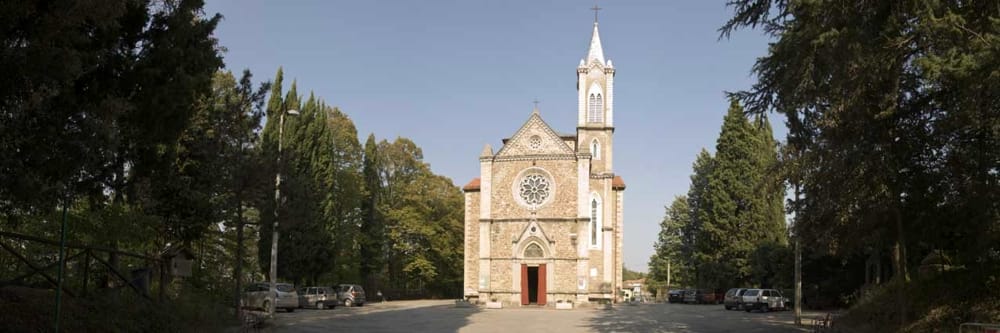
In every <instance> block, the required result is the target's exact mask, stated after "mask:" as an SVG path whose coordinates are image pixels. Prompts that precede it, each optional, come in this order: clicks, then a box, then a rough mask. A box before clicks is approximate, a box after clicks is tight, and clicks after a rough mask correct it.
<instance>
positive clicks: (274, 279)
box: [267, 110, 299, 316]
mask: <svg viewBox="0 0 1000 333" xmlns="http://www.w3.org/2000/svg"><path fill="white" fill-rule="evenodd" d="M286 113H287V114H289V115H293V116H297V115H299V111H298V110H287V111H285V112H282V113H281V115H280V116H278V119H279V120H278V171H277V174H276V175H275V177H274V226H273V230H272V234H271V292H270V295H271V297H274V298H273V299H272V301H271V306H269V307H268V309H267V311H268V312H269V313H270V314H271V315H272V316H273V315H274V312H275V309H276V308H277V306H278V297H277V296H278V212H279V211H280V210H281V136H282V135H283V134H284V131H285V114H286Z"/></svg>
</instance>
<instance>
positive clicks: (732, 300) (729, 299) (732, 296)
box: [723, 288, 747, 310]
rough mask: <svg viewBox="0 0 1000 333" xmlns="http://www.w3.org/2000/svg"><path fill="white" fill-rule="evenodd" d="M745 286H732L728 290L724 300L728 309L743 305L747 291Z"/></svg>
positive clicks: (738, 307)
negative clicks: (744, 294)
mask: <svg viewBox="0 0 1000 333" xmlns="http://www.w3.org/2000/svg"><path fill="white" fill-rule="evenodd" d="M746 291H747V289H745V288H732V289H729V291H726V296H725V298H724V300H723V304H724V307H725V308H726V310H731V309H737V310H739V309H740V308H742V307H743V293H744V292H746Z"/></svg>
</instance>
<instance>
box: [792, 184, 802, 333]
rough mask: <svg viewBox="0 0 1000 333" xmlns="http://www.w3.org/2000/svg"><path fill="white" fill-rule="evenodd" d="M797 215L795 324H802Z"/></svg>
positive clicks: (800, 248) (797, 199) (797, 196)
mask: <svg viewBox="0 0 1000 333" xmlns="http://www.w3.org/2000/svg"><path fill="white" fill-rule="evenodd" d="M795 202H799V185H798V184H795ZM798 224H799V216H798V214H796V215H795V225H794V226H793V228H792V230H795V325H796V326H798V325H802V247H801V245H800V244H799V238H800V237H799V231H798V230H797V229H798V228H797V227H798Z"/></svg>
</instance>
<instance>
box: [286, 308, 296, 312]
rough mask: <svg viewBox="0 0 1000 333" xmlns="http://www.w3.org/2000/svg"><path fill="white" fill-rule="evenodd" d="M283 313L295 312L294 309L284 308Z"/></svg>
mask: <svg viewBox="0 0 1000 333" xmlns="http://www.w3.org/2000/svg"><path fill="white" fill-rule="evenodd" d="M285 311H288V312H295V308H285Z"/></svg>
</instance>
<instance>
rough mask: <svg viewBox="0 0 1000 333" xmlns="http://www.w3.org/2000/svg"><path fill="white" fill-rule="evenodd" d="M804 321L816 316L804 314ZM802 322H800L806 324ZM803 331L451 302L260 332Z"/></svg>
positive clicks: (344, 311)
mask: <svg viewBox="0 0 1000 333" xmlns="http://www.w3.org/2000/svg"><path fill="white" fill-rule="evenodd" d="M803 315H804V318H809V317H811V316H818V315H819V314H816V313H807V314H803ZM810 322H811V321H810V320H808V319H806V320H804V323H807V324H808V323H810ZM348 331H349V332H366V333H369V332H510V331H517V332H543V331H547V332H557V333H569V332H601V333H603V332H691V333H696V332H735V331H740V332H741V333H755V332H761V333H763V332H804V331H807V330H806V329H804V328H796V327H794V325H792V312H791V311H784V312H770V313H757V312H753V313H746V312H743V311H727V310H725V309H723V308H722V306H721V305H683V304H639V305H619V306H615V308H614V309H613V310H596V309H575V310H554V309H547V308H546V309H538V308H507V309H501V310H485V309H479V308H456V307H454V301H398V302H389V303H373V304H366V305H365V306H364V307H355V308H344V307H337V308H336V309H328V310H313V309H300V310H298V311H295V312H294V313H278V314H277V317H276V320H275V321H274V322H273V323H272V324H271V325H269V327H267V328H265V329H263V330H262V332H348Z"/></svg>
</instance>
